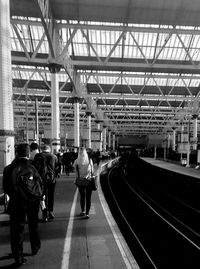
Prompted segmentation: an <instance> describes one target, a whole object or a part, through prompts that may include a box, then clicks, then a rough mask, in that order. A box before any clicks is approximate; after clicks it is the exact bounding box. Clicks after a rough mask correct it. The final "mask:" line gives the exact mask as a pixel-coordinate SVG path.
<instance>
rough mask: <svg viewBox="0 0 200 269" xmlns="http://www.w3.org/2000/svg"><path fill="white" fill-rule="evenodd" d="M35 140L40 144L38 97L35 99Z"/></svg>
mask: <svg viewBox="0 0 200 269" xmlns="http://www.w3.org/2000/svg"><path fill="white" fill-rule="evenodd" d="M35 142H36V143H37V144H39V122H38V99H37V98H36V99H35Z"/></svg>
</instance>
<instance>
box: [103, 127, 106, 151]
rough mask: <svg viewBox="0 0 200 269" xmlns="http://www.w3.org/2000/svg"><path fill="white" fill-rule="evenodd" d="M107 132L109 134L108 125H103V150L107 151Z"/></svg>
mask: <svg viewBox="0 0 200 269" xmlns="http://www.w3.org/2000/svg"><path fill="white" fill-rule="evenodd" d="M106 134H107V129H106V126H103V151H106V145H107V143H106Z"/></svg>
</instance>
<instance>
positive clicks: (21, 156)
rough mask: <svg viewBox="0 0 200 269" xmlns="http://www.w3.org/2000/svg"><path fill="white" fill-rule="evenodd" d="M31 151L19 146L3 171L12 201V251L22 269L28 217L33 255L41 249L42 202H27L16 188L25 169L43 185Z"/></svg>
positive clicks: (16, 263)
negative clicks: (18, 174)
mask: <svg viewBox="0 0 200 269" xmlns="http://www.w3.org/2000/svg"><path fill="white" fill-rule="evenodd" d="M29 155H30V150H29V145H28V144H25V143H23V144H19V145H18V147H17V149H16V158H15V160H14V161H13V162H12V163H11V164H10V165H8V166H6V167H5V168H4V171H3V189H4V193H6V194H7V195H8V196H9V198H10V200H9V205H8V213H9V215H10V239H11V251H12V255H13V257H14V259H15V267H20V266H21V265H22V264H24V263H25V262H26V259H25V258H24V256H23V233H24V227H25V222H26V217H27V220H28V226H29V236H30V243H31V249H32V255H35V254H37V252H38V251H39V249H40V247H41V241H40V236H39V231H38V213H39V204H40V200H39V199H38V200H34V201H27V200H26V199H25V198H24V197H23V196H22V195H21V193H20V192H19V190H18V188H17V187H16V182H17V172H16V171H18V170H17V169H19V168H20V169H23V170H24V172H25V171H27V169H28V172H31V176H32V177H33V179H34V180H38V181H39V183H40V184H41V188H42V181H41V178H40V176H39V174H38V172H37V170H36V169H35V167H34V166H33V165H32V164H31V162H30V160H29Z"/></svg>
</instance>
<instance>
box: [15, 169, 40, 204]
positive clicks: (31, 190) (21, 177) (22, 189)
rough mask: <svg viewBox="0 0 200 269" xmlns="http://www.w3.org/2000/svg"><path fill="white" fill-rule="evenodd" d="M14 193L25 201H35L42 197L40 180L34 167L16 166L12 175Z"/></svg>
mask: <svg viewBox="0 0 200 269" xmlns="http://www.w3.org/2000/svg"><path fill="white" fill-rule="evenodd" d="M12 179H13V185H14V189H15V191H16V192H17V193H18V194H19V195H20V196H21V197H22V198H24V199H25V200H26V201H29V202H33V201H37V200H39V199H40V198H41V197H42V194H43V184H42V180H41V178H40V176H39V174H38V172H37V170H36V169H35V167H34V166H32V165H30V164H25V165H21V164H19V165H17V166H16V167H15V169H14V170H13V173H12Z"/></svg>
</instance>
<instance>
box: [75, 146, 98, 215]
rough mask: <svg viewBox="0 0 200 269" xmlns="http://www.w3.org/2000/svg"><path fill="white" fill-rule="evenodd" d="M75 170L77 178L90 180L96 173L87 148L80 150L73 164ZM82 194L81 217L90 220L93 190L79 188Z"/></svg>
mask: <svg viewBox="0 0 200 269" xmlns="http://www.w3.org/2000/svg"><path fill="white" fill-rule="evenodd" d="M73 166H74V168H75V173H76V177H80V178H90V177H91V175H92V174H93V172H94V167H93V162H92V159H89V157H88V153H87V151H86V148H84V147H81V148H79V152H78V157H77V159H76V160H75V161H74V164H73ZM78 189H79V194H80V206H81V213H80V215H81V216H85V218H86V219H89V212H90V207H91V196H92V188H91V187H90V186H87V187H86V186H78Z"/></svg>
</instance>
